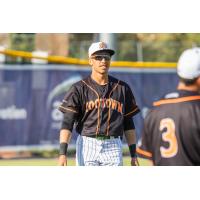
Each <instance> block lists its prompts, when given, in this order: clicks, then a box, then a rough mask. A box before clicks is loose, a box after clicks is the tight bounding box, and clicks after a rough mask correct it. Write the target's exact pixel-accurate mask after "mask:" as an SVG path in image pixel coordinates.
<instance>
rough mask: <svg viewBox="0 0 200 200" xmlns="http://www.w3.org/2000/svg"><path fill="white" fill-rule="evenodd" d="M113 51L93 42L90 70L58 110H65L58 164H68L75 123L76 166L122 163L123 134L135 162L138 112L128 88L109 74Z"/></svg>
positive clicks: (72, 88) (73, 87)
mask: <svg viewBox="0 0 200 200" xmlns="http://www.w3.org/2000/svg"><path fill="white" fill-rule="evenodd" d="M114 53H115V51H114V50H112V49H109V48H108V46H107V44H106V43H104V42H97V43H93V44H92V45H91V46H90V48H89V51H88V55H89V64H90V65H91V66H92V73H91V75H90V76H89V77H87V78H85V79H83V80H81V81H79V82H77V83H75V84H73V85H72V87H71V88H70V90H69V91H68V92H67V94H66V95H65V97H64V100H63V102H62V104H61V105H60V107H59V110H60V111H62V112H63V113H64V120H63V123H62V128H61V131H60V156H59V165H62V166H63V165H67V147H68V144H69V142H70V138H71V132H72V129H73V126H74V125H75V127H76V131H77V133H78V134H79V136H78V138H77V142H76V165H78V166H106V165H107V166H118V165H122V164H123V163H122V142H121V138H122V136H123V133H125V137H126V140H127V143H128V145H129V149H130V154H131V165H135V162H136V158H135V153H136V138H135V137H136V136H135V127H134V123H133V120H132V117H133V116H134V115H135V114H136V113H138V112H139V108H138V106H137V105H136V102H135V98H134V96H133V94H132V91H131V89H130V87H129V86H128V85H127V84H126V83H125V82H123V81H120V80H118V79H116V78H114V77H112V76H109V75H108V69H109V66H110V61H111V56H112V55H113V54H114Z"/></svg>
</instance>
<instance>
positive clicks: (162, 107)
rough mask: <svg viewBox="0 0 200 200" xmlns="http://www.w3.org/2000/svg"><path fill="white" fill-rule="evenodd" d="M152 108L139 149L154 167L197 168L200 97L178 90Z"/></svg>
mask: <svg viewBox="0 0 200 200" xmlns="http://www.w3.org/2000/svg"><path fill="white" fill-rule="evenodd" d="M154 106H155V107H154V109H153V110H152V111H151V112H150V113H149V114H148V115H147V117H146V119H145V125H144V137H143V138H142V145H141V147H140V148H141V149H143V150H144V151H147V152H148V153H150V154H149V155H151V158H152V160H153V163H154V165H200V95H199V94H198V93H195V92H188V91H183V90H179V91H176V92H174V93H170V94H167V95H166V96H165V98H164V99H162V100H160V101H157V102H154Z"/></svg>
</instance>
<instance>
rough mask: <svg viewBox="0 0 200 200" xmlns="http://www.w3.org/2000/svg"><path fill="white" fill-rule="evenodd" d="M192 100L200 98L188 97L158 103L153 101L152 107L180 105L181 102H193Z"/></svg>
mask: <svg viewBox="0 0 200 200" xmlns="http://www.w3.org/2000/svg"><path fill="white" fill-rule="evenodd" d="M193 100H200V96H188V97H180V98H176V99H164V100H160V101H155V102H154V103H153V105H154V106H160V105H162V104H170V103H181V102H186V101H193Z"/></svg>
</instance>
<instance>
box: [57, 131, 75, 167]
mask: <svg viewBox="0 0 200 200" xmlns="http://www.w3.org/2000/svg"><path fill="white" fill-rule="evenodd" d="M71 136H72V133H71V131H70V130H67V129H61V130H60V150H59V159H58V165H60V166H66V165H67V149H68V144H69V143H70V140H71Z"/></svg>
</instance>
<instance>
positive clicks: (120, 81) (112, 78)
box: [109, 75, 130, 88]
mask: <svg viewBox="0 0 200 200" xmlns="http://www.w3.org/2000/svg"><path fill="white" fill-rule="evenodd" d="M109 82H110V83H118V84H119V85H120V86H123V87H129V85H128V84H127V83H126V82H125V81H123V80H120V79H117V78H115V77H113V76H110V75H109ZM129 88H130V87H129Z"/></svg>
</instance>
